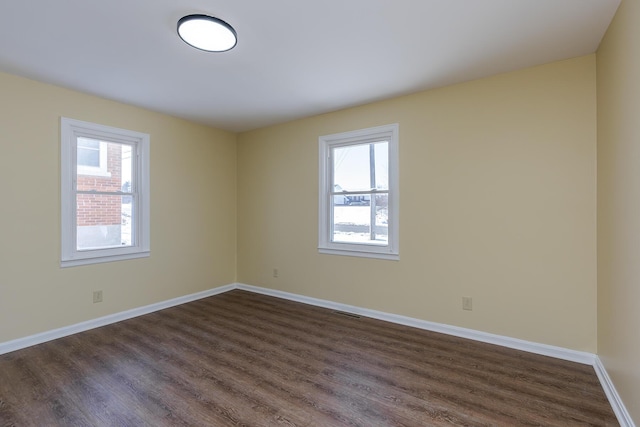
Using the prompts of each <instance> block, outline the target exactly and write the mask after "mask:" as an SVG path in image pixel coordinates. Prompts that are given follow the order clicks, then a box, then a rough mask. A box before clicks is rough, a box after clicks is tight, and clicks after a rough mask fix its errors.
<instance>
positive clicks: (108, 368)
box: [0, 290, 618, 426]
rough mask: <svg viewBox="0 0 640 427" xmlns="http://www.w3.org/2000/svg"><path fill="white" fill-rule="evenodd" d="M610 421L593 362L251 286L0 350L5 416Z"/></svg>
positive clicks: (276, 421)
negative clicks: (341, 310)
mask: <svg viewBox="0 0 640 427" xmlns="http://www.w3.org/2000/svg"><path fill="white" fill-rule="evenodd" d="M12 425H17V426H165V425H166V426H174V425H175V426H449V425H460V426H462V425H465V426H484V425H490V426H517V425H523V426H573V425H575V426H589V425H592V426H615V425H618V423H617V421H616V419H615V416H614V414H613V412H612V410H611V407H610V405H609V403H608V402H607V399H606V397H605V395H604V392H603V390H602V388H601V386H600V384H599V382H598V380H597V377H596V375H595V372H594V370H593V368H592V367H591V366H587V365H581V364H576V363H571V362H566V361H562V360H557V359H553V358H548V357H544V356H539V355H534V354H530V353H525V352H520V351H516V350H511V349H506V348H502V347H498V346H493V345H490V344H483V343H479V342H474V341H470V340H465V339H460V338H455V337H451V336H447V335H442V334H437V333H432V332H428V331H422V330H418V329H412V328H408V327H404V326H399V325H394V324H390V323H386V322H381V321H378V320H374V319H368V318H353V317H349V316H344V315H340V314H336V313H334V312H332V311H331V310H326V309H322V308H318V307H313V306H308V305H304V304H299V303H295V302H290V301H285V300H281V299H277V298H271V297H267V296H263V295H258V294H254V293H250V292H245V291H239V290H235V291H231V292H228V293H225V294H221V295H217V296H214V297H210V298H206V299H203V300H199V301H195V302H192V303H189V304H185V305H182V306H178V307H174V308H170V309H167V310H163V311H160V312H156V313H153V314H149V315H146V316H142V317H138V318H135V319H131V320H127V321H124V322H120V323H117V324H113V325H109V326H105V327H102V328H99V329H94V330H91V331H87V332H84V333H81V334H77V335H73V336H69V337H65V338H61V339H58V340H55V341H51V342H48V343H44V344H40V345H37V346H34V347H31V348H28V349H24V350H19V351H15V352H12V353H9V354H5V355H3V356H0V426H12Z"/></svg>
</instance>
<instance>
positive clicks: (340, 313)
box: [334, 311, 360, 319]
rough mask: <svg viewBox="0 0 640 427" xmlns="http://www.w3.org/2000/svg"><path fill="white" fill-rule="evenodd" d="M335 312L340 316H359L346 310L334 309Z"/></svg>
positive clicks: (355, 317) (357, 317)
mask: <svg viewBox="0 0 640 427" xmlns="http://www.w3.org/2000/svg"><path fill="white" fill-rule="evenodd" d="M334 313H335V314H339V315H341V316H347V317H353V318H354V319H359V318H360V316H358V315H357V314H353V313H347V312H346V311H334Z"/></svg>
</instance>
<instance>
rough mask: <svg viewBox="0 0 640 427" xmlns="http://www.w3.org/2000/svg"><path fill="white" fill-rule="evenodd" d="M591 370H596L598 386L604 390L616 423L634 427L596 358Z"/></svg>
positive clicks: (600, 362)
mask: <svg viewBox="0 0 640 427" xmlns="http://www.w3.org/2000/svg"><path fill="white" fill-rule="evenodd" d="M593 368H594V369H595V370H596V375H597V376H598V379H599V380H600V384H601V385H602V388H603V390H604V393H605V394H606V395H607V399H609V403H610V404H611V408H612V409H613V412H614V413H615V414H616V417H617V418H618V422H619V423H620V426H621V427H635V424H634V423H633V420H632V419H631V415H630V414H629V412H628V411H627V408H626V407H625V406H624V403H622V399H620V395H619V394H618V392H617V390H616V388H615V386H614V385H613V381H611V378H610V377H609V374H608V373H607V370H606V369H605V367H604V365H603V364H602V361H601V360H600V358H599V357H598V356H596V360H595V363H594V364H593Z"/></svg>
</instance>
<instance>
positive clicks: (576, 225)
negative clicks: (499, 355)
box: [238, 55, 597, 352]
mask: <svg viewBox="0 0 640 427" xmlns="http://www.w3.org/2000/svg"><path fill="white" fill-rule="evenodd" d="M595 78H596V77H595V56H594V55H590V56H585V57H581V58H577V59H573V60H568V61H563V62H558V63H553V64H549V65H543V66H540V67H535V68H530V69H526V70H522V71H518V72H513V73H508V74H503V75H499V76H495V77H491V78H487V79H482V80H478V81H473V82H469V83H465V84H460V85H456V86H451V87H447V88H443V89H439V90H433V91H427V92H422V93H418V94H414V95H410V96H405V97H400V98H395V99H391V100H387V101H384V102H379V103H374V104H369V105H366V106H362V107H357V108H352V109H348V110H344V111H339V112H335V113H331V114H325V115H321V116H316V117H312V118H308V119H303V120H299V121H295V122H291V123H288V124H284V125H280V126H274V127H270V128H266V129H261V130H257V131H253V132H248V133H244V134H240V135H239V137H238V279H239V281H240V282H243V283H248V284H252V285H259V286H266V287H270V288H274V289H278V290H283V291H288V292H294V293H298V294H303V295H307V296H311V297H317V298H323V299H328V300H332V301H336V302H341V303H346V304H352V305H356V306H361V307H366V308H370V309H375V310H382V311H385V312H390V313H397V314H401V315H406V316H411V317H415V318H419V319H425V320H430V321H435V322H441V323H445V324H449V325H457V326H462V327H467V328H472V329H476V330H481V331H486V332H490V333H496V334H500V335H506V336H511V337H516V338H520V339H524V340H530V341H534V342H539V343H546V344H550V345H557V346H562V347H567V348H571V349H575V350H583V351H589V352H596V350H597V348H596V340H597V338H596V322H597V320H596V292H597V290H596V191H595V189H596V124H595V123H596V99H595V97H596V87H595ZM395 122H397V123H399V124H400V185H401V196H400V200H401V226H400V227H401V233H400V252H401V255H400V257H401V260H400V261H399V262H394V261H384V260H373V259H362V258H351V257H339V256H332V255H320V254H318V252H317V249H316V248H317V240H318V238H317V218H318V213H317V206H318V201H317V197H318V196H317V194H318V136H320V135H325V134H331V133H335V132H342V131H349V130H354V129H360V128H365V127H370V126H376V125H383V124H388V123H395ZM274 268H278V269H279V277H278V278H273V277H272V271H273V269H274ZM462 296H471V297H473V303H474V309H473V311H472V312H467V311H463V310H462V303H461V298H462Z"/></svg>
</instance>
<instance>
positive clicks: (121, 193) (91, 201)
mask: <svg viewBox="0 0 640 427" xmlns="http://www.w3.org/2000/svg"><path fill="white" fill-rule="evenodd" d="M61 124H62V126H61V130H62V132H61V142H62V144H61V145H62V259H61V265H62V266H63V267H67V266H72V265H81V264H89V263H96V262H107V261H115V260H119V259H129V258H138V257H141V256H148V254H149V167H148V156H149V136H148V135H147V134H142V133H138V132H132V131H127V130H124V129H117V128H111V127H107V126H102V125H97V124H93V123H87V122H81V121H78V120H72V119H66V118H63V119H62V121H61ZM98 162H99V165H98V166H97V167H96V163H98ZM87 169H89V170H88V171H87ZM98 169H101V170H102V171H103V173H96V170H98Z"/></svg>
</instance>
